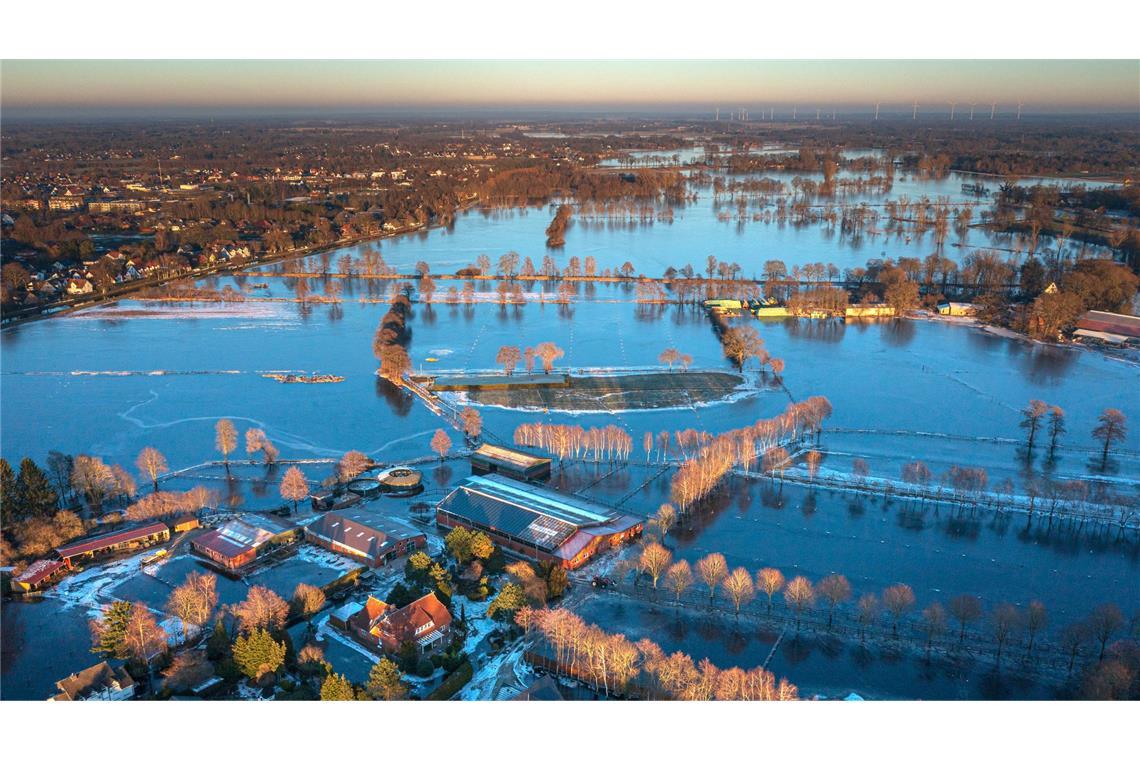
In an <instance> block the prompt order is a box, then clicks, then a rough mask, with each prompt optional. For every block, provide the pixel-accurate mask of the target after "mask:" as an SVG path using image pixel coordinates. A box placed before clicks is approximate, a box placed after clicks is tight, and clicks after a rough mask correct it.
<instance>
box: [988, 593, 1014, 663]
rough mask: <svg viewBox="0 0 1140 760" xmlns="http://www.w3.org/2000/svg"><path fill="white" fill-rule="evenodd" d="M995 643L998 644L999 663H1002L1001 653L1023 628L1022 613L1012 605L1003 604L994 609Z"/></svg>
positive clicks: (992, 617) (992, 621) (992, 618)
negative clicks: (1015, 632)
mask: <svg viewBox="0 0 1140 760" xmlns="http://www.w3.org/2000/svg"><path fill="white" fill-rule="evenodd" d="M991 623H992V625H993V634H994V641H995V642H997V661H998V662H999V663H1000V662H1001V652H1002V649H1004V648H1005V642H1006V641H1008V640H1009V637H1010V636H1012V635H1013V633H1014V631H1015V630H1016V629H1017V628H1018V627H1020V626H1021V612H1019V611H1018V609H1017V608H1016V607H1014V606H1013V605H1012V604H1009V603H1008V602H1007V603H1003V604H999V605H998V606H997V607H995V608H994V611H993V614H992V616H991Z"/></svg>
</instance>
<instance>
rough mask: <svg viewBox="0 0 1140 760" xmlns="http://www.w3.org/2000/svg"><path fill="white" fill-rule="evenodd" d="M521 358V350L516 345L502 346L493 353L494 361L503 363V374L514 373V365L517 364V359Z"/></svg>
mask: <svg viewBox="0 0 1140 760" xmlns="http://www.w3.org/2000/svg"><path fill="white" fill-rule="evenodd" d="M520 359H522V352H521V351H519V347H518V346H502V347H501V348H499V352H498V353H497V354H495V363H496V364H502V365H503V374H506V375H511V374H514V371H515V367H516V366H517V365H518V363H519V360H520Z"/></svg>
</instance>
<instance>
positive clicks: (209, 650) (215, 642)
mask: <svg viewBox="0 0 1140 760" xmlns="http://www.w3.org/2000/svg"><path fill="white" fill-rule="evenodd" d="M229 651H230V634H229V632H228V631H227V630H226V626H225V624H224V623H223V622H222V619H221V618H218V621H217V622H216V623H214V630H213V631H212V632H211V633H210V638H209V640H208V641H207V642H206V656H207V657H209V658H210V659H211V660H220V659H222V658H223V657H225V656H226V655H227V654H229Z"/></svg>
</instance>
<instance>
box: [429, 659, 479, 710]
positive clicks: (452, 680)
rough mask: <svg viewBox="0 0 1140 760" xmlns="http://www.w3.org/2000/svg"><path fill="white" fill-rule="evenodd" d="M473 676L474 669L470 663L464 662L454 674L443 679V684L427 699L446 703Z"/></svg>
mask: <svg viewBox="0 0 1140 760" xmlns="http://www.w3.org/2000/svg"><path fill="white" fill-rule="evenodd" d="M473 675H475V671H474V669H473V668H472V667H471V663H470V662H464V663H463V664H462V665H460V666H459V667H458V668H456V670H455V672H454V673H452V674H451V675H449V676H448V677H447V678H445V679H443V683H441V684H440V685H439V688H438V689H436V690H435V691H433V692H432V693H431V694H430V695H428V699H429V700H432V701H437V702H440V701H447V700H449V699H451V698H452V697H454V696H455V695H456V694H457V693H459V690H460V689H462V688H463V687H464V686H466V685H467V683H468V682H469V681H470V680H471V677H472V676H473Z"/></svg>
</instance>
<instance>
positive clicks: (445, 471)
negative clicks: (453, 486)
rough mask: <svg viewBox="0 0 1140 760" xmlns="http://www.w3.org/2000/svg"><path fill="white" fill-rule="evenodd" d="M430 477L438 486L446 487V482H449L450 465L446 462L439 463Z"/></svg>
mask: <svg viewBox="0 0 1140 760" xmlns="http://www.w3.org/2000/svg"><path fill="white" fill-rule="evenodd" d="M432 478H433V479H434V480H435V482H436V484H437V485H438V486H439V487H440V488H446V487H447V484H448V483H450V482H451V467H450V466H449V465H447V464H441V465H440V466H439V467H436V468H435V471H434V472H432Z"/></svg>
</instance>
